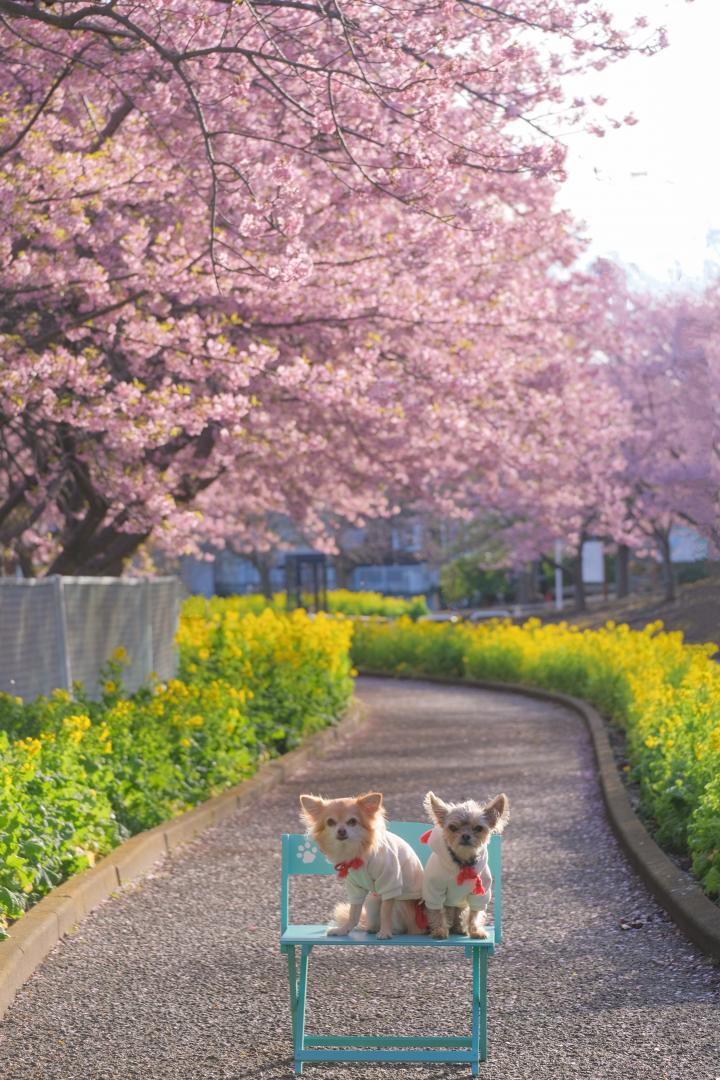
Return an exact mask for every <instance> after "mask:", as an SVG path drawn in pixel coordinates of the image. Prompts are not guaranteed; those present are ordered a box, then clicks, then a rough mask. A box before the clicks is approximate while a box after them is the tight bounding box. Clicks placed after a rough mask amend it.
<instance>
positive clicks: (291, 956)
mask: <svg viewBox="0 0 720 1080" xmlns="http://www.w3.org/2000/svg"><path fill="white" fill-rule="evenodd" d="M285 951H286V953H287V961H288V983H289V985H290V1017H291V1019H292V1033H293V1046H294V1045H295V1016H296V1013H297V996H298V994H297V992H298V985H297V958H296V955H295V946H294V945H286V946H285Z"/></svg>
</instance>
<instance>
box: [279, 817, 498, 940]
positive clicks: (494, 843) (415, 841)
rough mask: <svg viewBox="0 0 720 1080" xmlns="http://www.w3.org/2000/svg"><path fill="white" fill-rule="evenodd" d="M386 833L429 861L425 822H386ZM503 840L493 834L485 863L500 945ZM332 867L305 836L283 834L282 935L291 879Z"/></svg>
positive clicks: (326, 871) (330, 870)
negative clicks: (490, 878)
mask: <svg viewBox="0 0 720 1080" xmlns="http://www.w3.org/2000/svg"><path fill="white" fill-rule="evenodd" d="M387 827H388V830H389V832H392V833H395V835H396V836H401V837H402V838H403V840H407V842H408V844H410V846H411V847H412V849H413V850H414V851H415V852H416V853H417V855H418V857H419V859H420V862H421V863H422V864H423V866H424V865H425V863H426V862H427V861H428V859H429V858H430V847H429V845H428V844H421V843H420V837H421V836H422V835H423V833H426V832H427V831H428V829H429V828H430V827H431V826H430V825H429V824H428V822H427V821H425V822H423V821H389V822H388V823H387ZM501 854H502V837H501V836H499V835H497V834H494V835H493V836H491V837H490V843H489V844H488V863H489V865H490V873H491V874H492V877H493V886H492V911H493V923H494V926H495V941H496V942H497V943H499V941H500V931H501V923H502V859H501ZM334 873H335V870H334V868H333V865H332V863H330V862H328V860H327V859H326V858H325V856H324V855H323V853H322V852H321V851H320V850H319V849H318V846H317V844H315V843H314V841H313V840H311V839H310V837H309V836H306V835H305V834H304V833H284V834H283V838H282V893H281V900H280V918H281V923H282V930H283V932H284V931H285V930H286V929H287V925H288V906H289V899H290V878H291V877H295V876H298V875H313V874H314V875H325V876H329V875H330V874H334Z"/></svg>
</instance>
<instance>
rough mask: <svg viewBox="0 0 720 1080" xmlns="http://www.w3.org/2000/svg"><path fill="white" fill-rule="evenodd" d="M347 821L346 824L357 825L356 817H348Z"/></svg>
mask: <svg viewBox="0 0 720 1080" xmlns="http://www.w3.org/2000/svg"><path fill="white" fill-rule="evenodd" d="M347 823H348V825H357V818H354V817H349V818H348V821H347Z"/></svg>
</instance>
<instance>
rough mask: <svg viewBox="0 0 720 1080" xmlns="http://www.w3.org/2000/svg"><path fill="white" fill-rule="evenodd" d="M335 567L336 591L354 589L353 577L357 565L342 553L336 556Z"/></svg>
mask: <svg viewBox="0 0 720 1080" xmlns="http://www.w3.org/2000/svg"><path fill="white" fill-rule="evenodd" d="M333 567H334V569H335V588H336V589H352V575H353V570H354V569H355V563H354V561H353V560H352V559H348V558H347V557H346V556H345V555H343V554H342V553H341V554H340V555H336V556H335V558H334V559H333Z"/></svg>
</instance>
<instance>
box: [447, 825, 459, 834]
mask: <svg viewBox="0 0 720 1080" xmlns="http://www.w3.org/2000/svg"><path fill="white" fill-rule="evenodd" d="M448 829H449V830H450V832H457V831H458V827H457V825H448Z"/></svg>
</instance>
